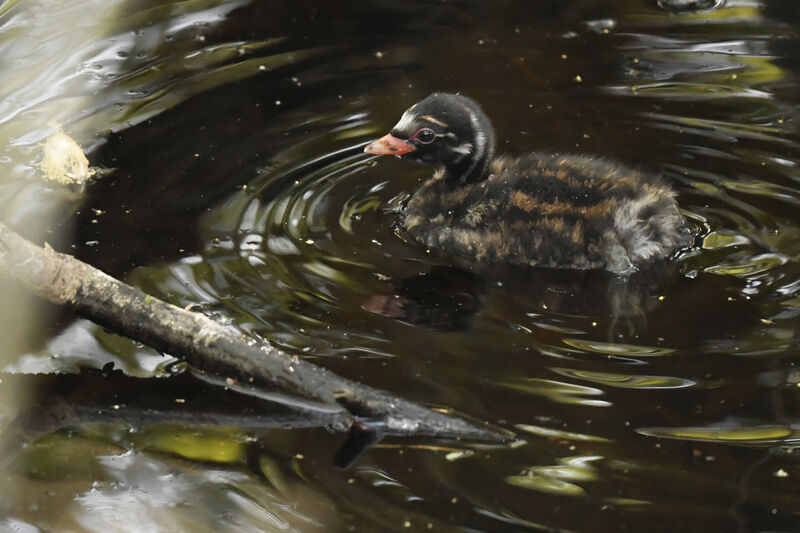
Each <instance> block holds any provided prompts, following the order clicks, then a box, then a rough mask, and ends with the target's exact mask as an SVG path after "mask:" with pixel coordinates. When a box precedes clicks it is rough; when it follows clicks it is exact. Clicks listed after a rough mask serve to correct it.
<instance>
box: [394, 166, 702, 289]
mask: <svg viewBox="0 0 800 533" xmlns="http://www.w3.org/2000/svg"><path fill="white" fill-rule="evenodd" d="M405 224H406V229H407V230H408V233H409V234H410V235H411V236H412V237H413V238H415V239H416V240H418V241H421V242H422V243H424V244H425V245H426V246H428V247H430V248H432V249H436V250H439V251H440V252H441V253H443V254H446V255H452V256H455V257H460V258H462V259H465V260H467V261H475V262H480V263H491V262H509V263H517V264H528V265H539V266H547V267H556V268H580V269H587V268H606V269H607V270H610V271H612V272H617V273H626V272H629V271H631V270H633V269H634V268H635V266H636V265H638V264H641V263H644V262H646V261H649V260H653V259H660V258H664V257H667V256H669V255H670V254H671V253H672V252H674V251H675V250H676V249H677V248H679V247H681V246H684V245H686V244H687V241H688V232H687V231H686V230H685V227H684V221H683V218H682V216H681V215H680V213H679V211H678V208H677V205H676V204H675V201H674V193H673V192H672V191H671V190H670V189H669V187H667V186H666V185H665V184H664V183H663V182H662V181H661V180H660V179H659V178H658V177H657V176H654V175H652V174H649V173H647V172H643V171H639V170H636V169H632V168H629V167H626V166H624V165H621V164H619V163H616V162H614V161H610V160H607V159H600V158H593V157H585V156H562V155H557V154H547V153H531V154H526V155H524V156H520V157H507V156H501V157H497V158H495V159H494V160H493V161H492V163H491V165H490V169H489V176H488V177H487V178H486V179H485V180H483V181H481V182H478V183H474V184H466V185H461V186H453V185H452V184H448V183H446V182H445V181H444V180H443V179H442V176H440V175H438V176H434V177H433V178H432V179H430V180H429V181H428V182H427V183H426V184H425V185H423V187H421V188H420V189H419V190H418V191H417V192H416V193H415V194H414V196H412V198H411V200H410V201H409V204H408V208H407V215H406V219H405Z"/></svg>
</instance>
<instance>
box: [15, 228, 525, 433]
mask: <svg viewBox="0 0 800 533" xmlns="http://www.w3.org/2000/svg"><path fill="white" fill-rule="evenodd" d="M0 272H3V273H4V274H5V275H9V276H12V277H14V278H15V279H17V280H19V281H21V282H23V283H24V284H25V285H26V286H28V287H29V288H30V289H31V290H33V291H34V292H35V293H36V294H38V295H39V296H41V297H43V298H46V299H48V300H50V301H52V302H54V303H56V304H59V305H65V306H67V307H69V308H71V309H73V310H74V311H75V312H76V313H77V314H78V315H80V316H83V317H85V318H88V319H89V320H92V321H93V322H95V323H97V324H99V325H101V326H103V327H105V328H108V329H110V330H112V331H114V332H116V333H118V334H120V335H124V336H126V337H129V338H131V339H134V340H136V341H139V342H143V343H145V344H147V345H149V346H151V347H153V348H155V349H156V350H159V351H161V352H164V353H170V354H172V355H174V356H176V357H179V358H182V359H183V360H185V361H187V362H188V363H189V365H191V366H192V367H193V368H194V369H196V370H197V371H199V372H201V373H203V374H204V375H206V376H207V377H208V378H209V380H211V381H217V380H222V382H224V383H225V384H226V385H228V386H230V387H231V388H234V389H236V390H238V391H239V392H242V393H245V394H252V395H255V396H260V397H265V395H266V396H267V397H271V396H270V394H274V389H278V391H279V392H281V393H283V394H284V395H286V394H289V395H293V396H294V397H301V398H306V399H309V400H313V402H310V403H309V406H313V403H314V402H315V403H316V404H317V405H319V404H322V405H321V406H320V407H321V409H322V410H330V412H331V413H332V414H333V413H336V416H335V417H332V420H335V422H334V425H333V427H334V428H335V429H338V430H341V431H344V430H347V429H349V427H350V426H351V425H352V423H353V422H354V421H355V420H356V419H361V420H362V421H363V422H364V423H365V424H367V425H369V426H371V427H374V428H377V429H378V430H379V431H381V432H382V433H383V434H385V435H401V436H412V435H417V436H435V437H451V438H465V439H474V440H480V441H487V442H496V443H502V442H508V441H510V440H511V439H512V438H513V435H512V434H510V433H508V432H505V431H503V430H500V429H497V428H492V427H489V426H488V425H484V424H478V423H474V422H471V421H467V420H465V419H463V418H459V417H457V416H453V415H450V414H446V413H441V412H437V411H433V410H431V409H428V408H425V407H422V406H420V405H417V404H415V403H413V402H410V401H407V400H404V399H402V398H399V397H397V396H394V395H392V394H390V393H388V392H385V391H381V390H378V389H374V388H372V387H369V386H367V385H364V384H361V383H358V382H356V381H351V380H349V379H346V378H343V377H341V376H339V375H336V374H334V373H333V372H330V371H329V370H326V369H324V368H321V367H319V366H316V365H314V364H312V363H309V362H307V361H304V360H302V359H299V358H298V357H296V356H290V355H288V354H286V353H284V352H282V351H280V350H278V349H276V348H274V347H272V346H269V345H268V344H265V343H262V342H258V341H256V340H255V339H253V338H250V337H247V336H246V335H244V334H243V333H240V332H239V331H237V330H235V329H232V328H228V327H225V326H222V325H220V324H218V323H216V322H214V321H213V320H211V319H210V318H208V317H207V316H205V315H203V314H200V313H194V312H191V311H186V310H183V309H181V308H179V307H176V306H174V305H171V304H169V303H166V302H164V301H162V300H159V299H157V298H154V297H152V296H150V295H147V294H145V293H144V292H142V291H141V290H139V289H137V288H134V287H131V286H130V285H126V284H125V283H122V282H120V281H118V280H116V279H114V278H112V277H111V276H108V275H107V274H105V273H103V272H101V271H100V270H98V269H96V268H94V267H92V266H90V265H88V264H86V263H84V262H82V261H79V260H78V259H75V258H74V257H72V256H69V255H66V254H61V253H58V252H56V251H55V250H53V249H52V248H50V247H49V246H47V245H45V247H44V248H42V247H39V246H36V245H35V244H33V243H31V242H29V241H27V240H25V239H24V238H22V237H21V236H19V235H18V234H16V233H15V232H13V231H11V230H10V229H9V228H8V227H6V226H5V225H3V224H0ZM340 415H347V416H345V417H342V416H340Z"/></svg>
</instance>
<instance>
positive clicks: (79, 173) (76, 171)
mask: <svg viewBox="0 0 800 533" xmlns="http://www.w3.org/2000/svg"><path fill="white" fill-rule="evenodd" d="M50 127H52V128H53V129H54V130H55V133H53V135H51V136H50V137H48V139H47V140H46V141H45V143H44V146H43V150H44V157H43V159H42V162H41V163H40V164H39V167H40V168H41V169H42V173H43V174H44V177H45V178H46V179H48V180H49V181H55V182H58V183H63V184H65V185H69V184H73V183H76V184H83V183H85V182H86V181H87V180H88V179H89V178H91V177H92V176H94V175H95V170H94V169H92V168H91V167H89V160H88V159H86V155H84V153H83V150H81V147H80V146H79V145H78V143H77V142H75V139H73V138H72V137H70V136H69V135H67V134H66V133H64V131H63V130H62V129H61V127H60V126H59V125H58V124H50Z"/></svg>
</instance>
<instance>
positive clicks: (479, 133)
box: [464, 106, 486, 176]
mask: <svg viewBox="0 0 800 533" xmlns="http://www.w3.org/2000/svg"><path fill="white" fill-rule="evenodd" d="M464 109H466V110H467V113H469V122H470V124H472V129H474V130H475V154H474V155H473V156H472V164H471V165H470V166H469V168H468V169H467V171H466V172H465V173H464V175H466V176H468V175H470V174H471V173H472V171H473V170H475V167H476V166H477V165H478V163H483V158H484V157H485V156H486V133H485V132H484V131H483V130H482V129H481V122H480V120H478V115H476V114H475V113H473V112H472V109H470V108H468V107H466V106H464Z"/></svg>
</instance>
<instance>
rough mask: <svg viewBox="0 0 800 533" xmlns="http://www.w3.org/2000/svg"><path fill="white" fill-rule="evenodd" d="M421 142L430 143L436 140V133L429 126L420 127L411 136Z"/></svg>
mask: <svg viewBox="0 0 800 533" xmlns="http://www.w3.org/2000/svg"><path fill="white" fill-rule="evenodd" d="M411 137H412V138H414V139H416V140H417V141H419V142H420V143H422V144H430V143H432V142H433V141H434V140H436V133H434V131H433V130H432V129H430V128H422V129H421V130H419V131H418V132H417V133H415V134H414V135H412V136H411Z"/></svg>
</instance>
